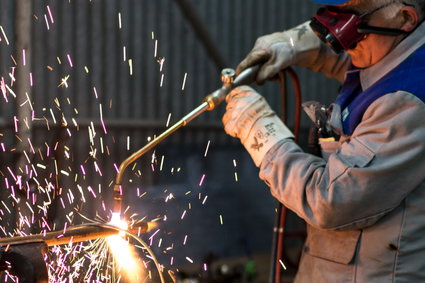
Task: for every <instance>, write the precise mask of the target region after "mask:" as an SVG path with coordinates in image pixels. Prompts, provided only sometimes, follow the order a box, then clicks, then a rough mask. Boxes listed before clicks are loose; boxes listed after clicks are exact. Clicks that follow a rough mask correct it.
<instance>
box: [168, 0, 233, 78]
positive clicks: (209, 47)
mask: <svg viewBox="0 0 425 283" xmlns="http://www.w3.org/2000/svg"><path fill="white" fill-rule="evenodd" d="M175 1H176V3H177V5H178V6H179V8H180V10H181V11H182V13H183V15H184V16H185V18H186V20H187V21H188V22H189V23H190V25H191V26H192V28H193V31H194V32H195V35H196V36H197V37H198V39H199V41H200V42H201V44H202V45H203V46H204V48H205V51H206V52H207V54H208V55H209V56H210V58H211V59H212V60H213V61H214V63H215V65H216V66H217V69H218V70H222V69H224V68H226V67H227V64H226V60H225V59H224V56H223V54H222V53H221V52H220V49H219V48H218V46H217V45H216V44H215V42H214V40H213V38H212V37H211V34H210V33H209V31H208V29H207V27H206V26H205V24H204V22H203V21H202V19H201V18H200V17H199V15H198V13H197V11H196V9H195V8H194V7H193V5H191V4H190V2H189V1H188V0H175Z"/></svg>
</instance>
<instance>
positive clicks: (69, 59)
mask: <svg viewBox="0 0 425 283" xmlns="http://www.w3.org/2000/svg"><path fill="white" fill-rule="evenodd" d="M66 57H67V58H68V62H69V66H70V67H71V68H72V67H74V65H73V64H72V60H71V55H69V54H66Z"/></svg>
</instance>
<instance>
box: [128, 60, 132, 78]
mask: <svg viewBox="0 0 425 283" xmlns="http://www.w3.org/2000/svg"><path fill="white" fill-rule="evenodd" d="M128 67H129V68H130V76H132V75H133V60H132V59H128Z"/></svg>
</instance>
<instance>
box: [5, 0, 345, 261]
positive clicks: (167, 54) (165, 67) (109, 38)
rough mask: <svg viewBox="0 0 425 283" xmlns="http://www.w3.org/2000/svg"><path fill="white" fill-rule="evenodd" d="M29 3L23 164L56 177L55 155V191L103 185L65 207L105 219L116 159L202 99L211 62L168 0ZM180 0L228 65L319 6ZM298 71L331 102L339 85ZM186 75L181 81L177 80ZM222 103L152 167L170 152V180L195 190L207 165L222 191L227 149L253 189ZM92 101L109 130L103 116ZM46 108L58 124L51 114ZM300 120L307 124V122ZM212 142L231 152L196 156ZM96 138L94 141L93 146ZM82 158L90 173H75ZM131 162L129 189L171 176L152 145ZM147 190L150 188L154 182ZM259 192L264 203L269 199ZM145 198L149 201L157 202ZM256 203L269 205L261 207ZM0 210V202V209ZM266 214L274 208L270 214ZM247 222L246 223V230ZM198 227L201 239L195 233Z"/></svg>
mask: <svg viewBox="0 0 425 283" xmlns="http://www.w3.org/2000/svg"><path fill="white" fill-rule="evenodd" d="M32 3H33V18H32V23H33V33H32V35H31V36H32V42H33V56H32V61H33V62H32V72H33V78H34V86H33V88H32V91H33V93H32V101H33V104H34V109H35V117H36V118H38V119H37V120H36V121H34V130H33V140H32V142H33V145H34V147H35V148H36V150H39V151H38V154H33V155H32V156H31V159H32V162H34V164H36V163H41V164H44V165H46V166H47V169H46V170H45V171H43V170H41V169H39V168H37V170H38V171H39V173H40V178H41V179H42V180H43V178H46V179H48V178H51V179H55V177H54V176H55V164H54V162H57V163H58V164H59V167H60V169H62V170H64V171H67V172H68V173H70V176H69V177H66V176H64V174H61V173H59V174H58V175H59V177H58V182H57V183H56V185H57V186H58V188H59V187H60V188H62V189H63V191H72V192H73V193H74V195H76V196H78V195H79V191H78V190H77V188H76V185H77V184H78V185H81V186H82V187H84V188H87V186H92V187H95V188H96V192H98V191H99V190H100V189H99V186H100V187H101V189H102V191H101V192H98V193H99V195H100V196H101V197H98V198H93V197H91V196H90V195H86V198H87V202H86V203H84V202H83V201H82V200H81V199H80V198H77V199H76V201H75V203H74V204H73V206H75V207H80V209H81V211H82V212H83V213H85V214H86V215H87V216H89V217H95V216H96V214H97V213H98V212H99V213H100V214H101V216H102V217H107V215H108V213H107V212H106V211H102V209H99V208H101V207H102V203H106V205H107V204H108V203H110V201H111V198H112V189H111V183H112V181H113V179H114V177H115V168H114V163H119V162H120V161H121V160H123V159H124V158H125V157H127V156H128V155H129V154H130V153H131V152H133V151H135V150H137V149H138V148H140V147H141V146H143V145H144V144H145V143H146V141H147V138H148V137H150V136H152V135H153V134H158V133H160V132H161V131H162V130H163V129H164V128H165V125H166V122H167V120H168V117H169V115H170V114H171V119H170V120H171V123H173V122H176V121H177V120H178V119H179V118H181V117H182V116H183V115H184V114H186V113H187V112H189V111H190V110H192V109H193V108H194V107H196V106H197V105H199V104H200V102H201V100H202V98H203V97H204V96H206V95H207V94H208V93H210V92H212V91H213V90H215V89H217V88H218V87H220V77H219V70H218V69H217V68H216V66H215V65H214V63H213V62H212V60H211V59H210V58H209V56H208V54H207V52H206V51H205V49H204V47H203V46H202V44H201V43H200V41H199V40H198V38H197V37H196V36H195V33H194V31H193V29H192V27H191V26H190V24H189V23H188V21H187V20H186V19H185V17H184V16H183V14H182V12H181V10H180V9H179V7H178V5H177V3H176V1H172V0H71V1H68V0H49V1H36V0H34V1H32ZM189 3H191V4H192V5H193V7H194V8H195V10H196V11H197V13H199V16H200V18H201V19H202V20H203V22H204V23H205V25H206V27H207V29H208V30H209V32H210V33H211V36H212V38H213V40H214V41H215V42H216V45H217V47H218V49H219V51H220V52H221V53H222V54H223V57H224V58H225V60H226V62H227V64H228V66H229V67H232V66H233V67H234V66H236V65H237V64H238V62H239V61H240V60H242V59H243V58H244V56H245V55H246V54H247V53H248V52H249V50H250V49H251V48H252V46H253V44H254V42H255V39H256V38H257V37H258V36H260V35H263V34H267V33H271V32H274V31H278V30H284V29H288V28H290V27H293V26H295V25H297V24H299V23H301V22H302V21H304V20H306V19H308V18H309V17H310V16H311V15H312V14H313V12H314V11H315V9H316V8H317V5H315V4H312V3H311V2H310V1H308V0H261V1H259V0H190V1H189ZM49 9H50V11H51V13H52V17H53V20H52V19H51V18H50V14H49ZM13 13H14V1H13V0H2V1H0V25H1V26H2V27H3V29H4V31H5V33H6V34H7V36H8V40H9V45H8V44H6V42H5V38H4V36H3V34H1V33H0V38H1V41H0V77H3V78H4V79H5V81H6V82H7V83H8V84H9V85H10V76H9V73H10V72H11V70H12V69H11V68H12V67H14V63H13V60H12V59H11V55H13V44H14V42H13V32H14V31H13V27H14V26H13ZM119 19H121V26H120V25H119ZM124 50H125V51H124ZM130 66H131V68H130ZM161 66H162V68H161ZM297 71H298V73H299V75H300V79H301V83H302V87H303V91H304V95H305V96H304V100H313V99H314V100H321V101H324V102H325V103H329V102H330V101H332V94H333V93H334V92H335V90H336V88H337V87H338V86H337V84H335V83H330V82H329V81H328V80H327V79H325V78H323V77H322V76H319V75H312V73H311V72H310V71H307V70H301V69H297ZM185 78H186V79H185ZM184 80H185V87H184V89H182V85H183V81H184ZM258 89H259V90H260V91H261V92H262V93H263V94H264V95H265V96H266V97H267V98H268V99H269V100H270V102H271V104H272V105H279V103H278V102H279V96H278V93H279V87H278V85H277V84H276V83H269V84H266V85H265V86H263V87H258ZM8 98H9V102H8V103H6V102H5V100H4V98H3V97H0V133H1V134H2V136H1V135H0V143H5V144H6V148H7V149H8V150H9V151H7V152H6V153H4V152H1V151H0V161H1V165H0V170H1V173H2V177H3V176H6V177H7V178H10V176H9V175H8V173H7V172H8V170H7V168H6V167H7V166H10V167H13V165H14V156H13V155H12V154H11V151H10V149H12V148H13V147H14V146H15V145H16V142H17V140H16V138H15V134H14V131H13V115H15V114H14V113H15V110H14V108H15V103H14V101H13V99H12V97H11V96H10V94H8ZM290 103H291V102H290ZM223 108H224V107H221V108H220V109H218V110H217V111H214V112H210V113H206V114H204V115H202V116H201V117H199V118H197V119H196V120H195V121H194V122H192V123H191V124H190V125H189V126H188V127H186V128H184V129H182V130H181V131H180V132H179V133H176V134H175V135H174V136H172V137H171V138H170V139H168V140H167V141H165V142H164V144H165V146H163V147H159V148H158V150H157V154H158V155H157V161H156V163H155V162H154V163H155V166H156V168H158V167H159V162H160V158H161V155H165V156H171V157H170V158H168V160H167V162H168V163H169V167H172V166H174V167H175V168H178V167H183V168H184V170H182V171H184V172H183V173H181V175H178V174H175V175H173V174H170V173H169V172H168V173H163V175H166V176H168V177H170V176H171V175H173V176H171V177H172V178H174V179H172V180H174V182H183V181H182V180H185V182H186V181H187V180H189V181H188V183H189V185H190V187H197V182H199V176H200V175H202V173H203V170H205V172H207V171H208V170H210V171H213V173H211V175H210V176H212V177H210V178H211V180H213V181H212V182H213V186H212V187H213V188H214V190H212V191H211V194H212V197H211V198H214V196H216V199H220V198H222V199H224V198H225V197H228V195H227V193H228V192H229V191H228V190H227V189H228V187H229V188H230V187H231V186H232V184H231V182H232V180H233V179H232V178H233V175H232V174H233V172H232V170H233V165H232V163H231V161H232V159H233V158H235V159H237V158H239V160H243V161H244V162H242V165H241V166H242V169H240V171H243V172H245V173H246V174H245V175H242V172H241V176H244V180H243V181H241V182H240V183H238V185H240V184H243V186H244V188H243V189H244V190H245V189H246V190H248V189H247V188H249V187H250V186H254V185H256V184H258V183H259V181H258V180H257V177H256V174H252V172H253V170H255V168H252V166H251V165H252V164H251V165H250V164H248V162H249V161H248V160H249V158H247V157H246V153H242V151H243V150H242V148H241V147H240V146H239V144H238V142H237V141H236V140H235V139H231V138H229V137H227V136H226V135H225V134H224V132H223V130H222V128H221V121H220V120H221V116H222V114H223ZM100 109H101V110H102V114H103V119H104V121H105V124H106V129H107V131H106V132H105V131H104V129H103V127H102V123H101V120H100V116H101V110H100ZM290 112H292V111H290ZM52 113H53V115H54V117H55V119H56V122H54V121H53V117H52ZM43 117H44V118H46V119H47V120H48V122H49V124H48V125H49V127H47V126H46V125H47V122H46V121H45V120H42V118H43ZM62 117H65V118H66V120H67V123H68V125H65V123H64V121H63V120H62V121H61V119H62ZM72 118H75V120H76V121H77V123H78V127H75V126H74V123H73V121H72V120H71V119H72ZM291 121H292V120H291V119H290V121H289V123H291ZM91 123H93V125H94V127H95V131H96V137H95V139H94V145H92V144H91V143H90V140H89V131H88V128H89V127H90V126H91ZM306 125H308V123H307V122H304V126H306ZM128 137H129V139H130V146H129V147H127V142H128ZM209 141H211V147H212V150H217V151H218V153H217V156H219V157H223V156H226V158H227V157H228V158H227V159H228V160H226V161H223V159H220V158H218V157H210V159H208V158H203V151H204V150H205V147H206V145H207V143H208V142H209ZM58 142H60V146H59V147H60V148H61V151H58V152H57V157H51V158H50V159H45V160H40V156H45V155H46V151H47V147H46V144H47V145H48V146H49V148H50V149H51V148H54V147H55V145H56V144H57V143H58ZM100 143H103V147H102V151H101V145H100ZM167 146H168V147H167ZM66 149H69V150H68V151H67V150H66ZM94 149H96V150H97V155H96V156H95V157H94V156H93V155H92V154H93V150H94ZM231 150H234V151H231ZM65 151H67V153H65ZM167 154H168V155H167ZM66 155H69V157H65V156H66ZM55 158H56V159H55ZM211 158H212V159H211ZM170 159H171V160H170ZM220 160H221V161H220ZM94 161H97V164H98V165H99V166H100V167H101V168H102V172H103V175H102V176H101V175H100V174H99V173H98V172H96V170H95V168H93V162H94ZM245 161H246V162H245ZM220 162H227V163H226V164H224V163H223V164H221V163H220ZM82 165H83V166H84V167H85V168H86V170H87V171H88V172H90V173H89V174H87V175H83V174H82V172H81V166H82ZM137 168H140V170H141V171H142V172H143V173H142V177H140V176H137V174H135V173H134V172H135V171H137ZM137 168H136V170H135V171H133V172H131V174H130V173H128V175H127V177H126V184H125V185H126V186H128V187H129V190H135V189H136V187H144V188H145V189H146V188H149V187H148V186H154V185H157V186H158V187H159V185H158V184H161V185H162V184H168V183H167V182H168V180H169V179H167V178H168V177H164V176H163V175H162V176H161V177H160V174H159V172H158V171H155V172H152V170H150V169H151V154H149V156H148V157H144V158H143V160H142V161H139V164H138V167H137ZM169 169H170V168H168V170H169ZM229 172H231V175H230V176H228V173H229ZM56 173H57V172H56ZM52 176H53V177H52ZM129 176H130V177H129ZM214 176H216V177H217V179H220V178H221V176H227V178H228V180H227V181H226V182H224V181H223V182H224V183H222V184H217V183H214V182H217V181H214ZM171 177H170V178H171ZM128 179H133V180H132V181H134V182H133V183H132V182H131V181H129V180H128ZM195 179H196V180H195ZM135 180H136V181H137V182H136V181H135ZM170 182H171V181H170ZM164 186H165V185H164ZM185 186H186V183H185ZM98 189H99V190H98ZM156 189H158V191H156V194H159V193H158V192H160V193H161V194H162V191H163V187H161V189H159V188H156ZM156 189H155V190H156ZM148 190H149V189H148ZM180 192H182V191H180ZM236 192H239V191H233V193H232V194H233V198H230V199H236V198H238V197H239V196H238V195H237V193H236ZM150 194H152V195H153V196H155V193H154V192H153V190H152V191H150ZM258 194H260V193H258ZM261 194H262V193H261ZM243 195H244V196H245V197H246V199H247V200H246V203H247V204H246V205H244V206H243V208H244V209H245V210H249V209H250V208H249V207H250V205H248V204H249V202H250V201H254V200H255V202H257V201H258V200H259V198H260V197H259V196H255V197H252V198H250V197H249V196H250V195H249V193H246V192H244V193H243ZM3 196H5V197H6V198H7V193H5V192H3ZM161 197H162V196H160V197H158V198H161ZM264 197H266V196H264ZM64 198H65V199H66V197H65V196H64ZM127 198H128V199H130V198H131V197H127ZM2 199H5V198H2ZM194 199H195V200H196V197H195V198H194ZM133 201H134V200H133ZM136 201H138V199H136ZM238 201H239V200H238ZM263 201H264V202H263V203H269V204H270V203H271V200H270V199H268V200H263ZM145 205H146V206H148V207H149V208H150V209H152V210H154V209H155V205H156V203H151V202H149V204H145ZM179 205H180V204H179ZM181 205H182V206H183V205H186V204H181ZM256 205H259V204H256ZM230 206H231V205H230ZM262 207H263V208H262V209H264V207H267V208H269V207H270V205H266V206H262ZM0 209H3V208H2V207H1V206H0ZM72 209H73V207H72V206H71V207H67V208H66V209H62V208H61V205H60V203H59V202H58V201H57V203H56V205H55V206H52V208H51V211H50V212H51V214H52V215H53V216H54V217H53V218H54V224H57V225H58V227H61V225H62V224H63V222H64V221H66V219H65V214H66V213H68V212H69V211H70V210H72ZM260 210H261V208H258V211H260ZM253 211H254V210H253ZM255 211H257V210H255ZM102 213H103V214H102ZM208 213H210V214H211V215H214V217H217V215H216V211H213V210H209V212H208ZM267 213H269V214H270V213H271V214H273V211H272V210H270V211H269V212H267ZM267 213H265V214H267ZM269 214H267V215H268V216H270V215H269ZM268 216H267V217H263V216H262V217H263V219H265V220H264V221H263V220H262V221H261V223H262V224H261V225H265V226H267V225H269V224H270V226H271V222H272V219H271V218H272V216H270V217H268ZM235 217H236V216H235ZM252 217H254V216H252ZM210 221H212V220H210ZM76 222H78V221H76ZM236 222H237V221H236ZM3 224H4V219H3ZM250 225H251V223H249V225H247V229H249V227H250ZM263 232H264V227H261V229H259V230H258V231H255V232H253V231H249V230H247V231H246V232H244V233H245V234H247V233H251V234H252V235H254V234H259V235H258V236H261V235H260V234H261V233H263ZM184 233H185V232H184V231H183V230H182V231H181V233H180V234H183V236H184ZM229 233H230V232H229ZM199 235H200V236H199V237H200V238H202V233H200V234H199ZM211 235H213V234H211ZM211 235H210V236H211ZM214 235H215V234H214ZM232 235H235V234H232ZM211 237H212V236H211ZM235 237H236V236H235ZM212 238H214V237H212ZM254 242H256V244H257V245H259V243H260V242H261V243H262V244H263V246H262V248H264V245H266V246H267V245H268V241H263V240H260V241H258V240H257V241H254ZM215 244H216V243H215ZM216 245H217V247H218V244H216ZM222 252H223V254H226V255H232V254H231V252H232V250H231V249H229V248H223V247H222ZM200 256H201V255H199V257H200ZM183 260H184V259H183Z"/></svg>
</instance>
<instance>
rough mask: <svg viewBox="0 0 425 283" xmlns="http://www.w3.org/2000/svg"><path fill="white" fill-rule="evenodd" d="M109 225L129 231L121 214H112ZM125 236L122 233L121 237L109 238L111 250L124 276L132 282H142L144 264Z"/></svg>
mask: <svg viewBox="0 0 425 283" xmlns="http://www.w3.org/2000/svg"><path fill="white" fill-rule="evenodd" d="M109 224H111V225H114V226H117V227H118V228H121V229H124V230H127V229H128V224H127V222H125V221H124V220H122V219H121V215H120V213H112V217H111V221H110V223H109ZM124 235H125V232H120V234H119V235H113V236H109V237H108V238H107V241H108V246H109V249H110V251H111V253H112V255H113V256H114V258H115V259H116V262H117V264H116V265H117V266H116V267H117V269H118V271H120V272H121V274H122V276H123V277H125V278H126V279H128V280H130V282H141V280H142V278H143V276H144V272H143V270H142V268H141V266H142V264H141V263H140V260H139V259H138V257H137V253H136V251H135V250H134V248H133V246H131V245H130V243H129V242H127V241H126V240H125V239H124V238H123V236H124Z"/></svg>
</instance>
